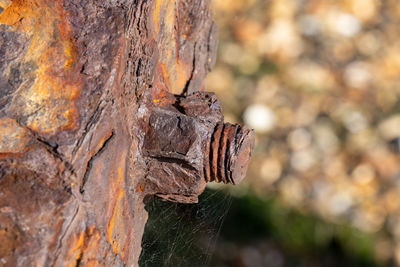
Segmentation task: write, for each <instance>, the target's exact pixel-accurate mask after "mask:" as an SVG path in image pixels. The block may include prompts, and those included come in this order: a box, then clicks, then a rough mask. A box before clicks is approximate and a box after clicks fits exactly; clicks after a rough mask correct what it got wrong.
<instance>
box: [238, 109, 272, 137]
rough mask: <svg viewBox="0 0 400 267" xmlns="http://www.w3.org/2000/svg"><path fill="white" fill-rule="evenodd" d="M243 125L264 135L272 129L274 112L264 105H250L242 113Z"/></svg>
mask: <svg viewBox="0 0 400 267" xmlns="http://www.w3.org/2000/svg"><path fill="white" fill-rule="evenodd" d="M243 120H244V121H245V123H246V124H247V125H248V126H249V127H251V128H253V129H254V130H255V131H256V132H258V133H266V132H268V131H270V130H271V129H273V128H274V126H275V122H276V118H275V114H274V112H273V111H272V110H271V109H270V108H269V107H267V106H266V105H261V104H252V105H250V106H248V107H247V108H246V110H245V111H244V113H243Z"/></svg>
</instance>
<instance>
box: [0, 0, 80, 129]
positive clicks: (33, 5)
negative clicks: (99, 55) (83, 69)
mask: <svg viewBox="0 0 400 267" xmlns="http://www.w3.org/2000/svg"><path fill="white" fill-rule="evenodd" d="M0 23H2V24H7V25H11V26H13V30H15V31H20V32H23V33H25V34H27V35H30V37H31V39H30V46H29V48H28V51H27V53H26V54H25V55H24V62H34V63H35V64H36V65H37V69H36V70H35V73H34V74H35V76H36V78H35V81H34V84H33V85H32V87H31V88H29V89H27V90H25V91H23V92H21V93H20V97H22V99H23V100H24V103H25V105H24V106H21V107H19V108H20V110H21V111H22V115H25V116H27V123H26V124H27V126H28V127H29V128H31V129H32V130H34V131H37V132H40V133H44V134H50V135H52V134H55V133H56V132H57V131H60V130H67V129H68V130H73V129H76V128H77V126H78V125H77V121H78V111H77V108H76V104H75V103H74V100H75V99H76V98H77V97H78V96H79V94H80V90H81V88H82V81H81V79H80V76H79V71H78V69H77V67H78V66H76V64H75V62H76V58H77V51H76V48H75V46H74V44H73V42H72V41H71V29H70V25H69V23H68V14H67V13H66V12H65V10H64V9H63V7H62V0H57V1H53V0H14V1H12V2H11V4H10V5H9V6H7V7H6V9H5V10H4V11H3V13H1V14H0Z"/></svg>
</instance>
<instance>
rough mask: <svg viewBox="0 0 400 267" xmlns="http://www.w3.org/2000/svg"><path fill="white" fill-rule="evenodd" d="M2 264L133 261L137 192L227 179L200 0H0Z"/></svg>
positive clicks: (241, 152) (225, 145)
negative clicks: (208, 88) (209, 88)
mask: <svg viewBox="0 0 400 267" xmlns="http://www.w3.org/2000/svg"><path fill="white" fill-rule="evenodd" d="M0 7H1V8H0V12H1V13H0V265H4V266H137V262H138V258H139V255H140V250H141V249H140V245H141V237H142V234H143V230H144V226H145V223H146V219H147V214H146V211H145V209H144V203H143V199H144V198H145V197H146V196H147V195H151V194H155V195H157V196H159V197H162V198H164V199H168V200H173V201H181V202H195V201H197V196H198V195H199V194H200V193H201V192H202V191H203V190H204V186H205V183H206V181H213V180H215V181H222V182H225V183H227V182H230V183H238V182H239V181H240V180H241V179H242V178H243V177H244V173H245V170H246V167H247V162H248V159H249V157H250V154H251V149H252V146H253V133H252V131H250V130H248V129H247V128H245V127H240V126H237V125H230V124H223V117H222V113H221V110H220V107H219V105H218V102H217V101H216V99H215V96H214V95H213V94H210V93H204V90H205V88H204V79H205V76H206V74H207V73H208V72H209V71H210V70H211V68H212V66H213V63H214V60H215V48H216V26H215V25H214V23H213V22H212V19H211V15H210V11H209V1H208V0H151V1H144V0H135V1H128V0H116V1H114V0H104V1H81V0H0Z"/></svg>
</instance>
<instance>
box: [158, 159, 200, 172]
mask: <svg viewBox="0 0 400 267" xmlns="http://www.w3.org/2000/svg"><path fill="white" fill-rule="evenodd" d="M151 158H153V159H156V160H158V161H160V162H166V163H175V164H178V165H180V166H182V167H183V168H184V169H188V170H191V171H196V168H194V167H193V166H192V165H190V163H189V162H187V161H184V160H181V159H174V158H167V157H160V156H152V157H151Z"/></svg>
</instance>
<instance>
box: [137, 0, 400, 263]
mask: <svg viewBox="0 0 400 267" xmlns="http://www.w3.org/2000/svg"><path fill="white" fill-rule="evenodd" d="M212 3H213V10H214V18H215V21H216V23H217V25H218V27H219V51H218V60H217V65H216V67H215V68H214V70H213V72H212V73H210V74H209V76H208V80H207V90H208V91H213V92H216V94H217V96H218V99H219V100H220V101H221V104H222V106H223V109H224V113H225V120H226V121H229V122H237V123H245V124H246V125H248V126H249V127H251V128H254V129H255V131H256V134H257V137H256V149H255V152H254V156H253V159H252V162H251V165H250V167H249V170H248V175H247V178H246V179H245V181H244V182H243V184H242V185H240V186H238V187H235V188H234V187H231V186H224V185H220V184H210V186H209V188H208V190H207V192H206V193H205V194H204V195H203V196H202V199H200V205H208V207H205V208H204V209H201V208H198V207H197V208H195V209H196V211H195V212H193V210H191V211H190V213H191V214H195V215H193V216H195V217H196V216H198V215H199V214H203V215H202V216H203V217H201V216H200V218H201V220H200V221H201V222H203V224H205V225H207V226H204V227H205V228H204V227H203V226H201V225H202V224H201V223H199V221H197V222H195V223H193V224H192V225H191V226H189V228H188V229H189V230H188V231H189V232H193V230H194V229H195V230H196V229H197V230H198V232H199V233H201V234H200V235H199V236H203V237H199V238H197V239H196V238H194V239H193V240H197V241H193V242H192V243H191V244H194V243H196V244H197V243H201V242H203V241H204V236H206V237H207V238H205V240H207V241H206V242H203V245H201V244H200V245H196V244H195V245H191V246H189V247H196V246H197V247H202V246H203V249H202V251H203V252H202V253H200V254H199V252H197V255H205V256H204V257H203V258H201V257H199V256H197V258H190V257H189V256H187V255H188V254H185V255H186V256H182V255H180V254H179V253H177V250H176V247H175V248H174V249H175V251H174V253H170V254H168V253H167V254H168V255H169V256H168V257H169V260H171V257H172V256H173V257H176V263H175V265H173V264H172V262H173V261H170V262H169V263H168V264H166V265H170V266H178V265H179V266H188V265H185V263H182V262H186V263H188V262H190V265H191V266H202V265H203V264H204V265H203V266H205V265H210V266H249V267H250V266H251V267H257V266H271V267H284V266H400V223H399V222H400V75H399V73H400V26H399V25H400V2H399V1H398V0H385V1H378V0H231V1H228V0H212ZM226 195H229V196H232V197H230V199H228V200H226ZM207 201H211V202H210V203H208V202H207ZM212 201H214V202H213V203H214V204H211V203H212ZM221 201H222V203H224V204H215V203H221ZM205 203H208V204H205ZM162 205H164V204H162ZM169 205H175V206H173V208H171V210H175V211H176V212H177V213H180V214H182V212H183V214H187V213H188V211H187V208H183V207H182V206H179V205H176V204H169ZM218 205H222V206H221V207H219V206H218ZM154 207H155V206H154ZM154 207H153V208H154ZM209 207H213V208H209ZM162 208H163V209H165V207H162ZM154 209H156V208H154ZM207 209H208V210H212V211H213V212H214V213H213V214H211V213H212V212H211V213H210V211H208V212H205V211H207ZM225 210H226V211H227V210H229V211H228V212H227V213H226V212H225ZM215 214H219V215H221V214H223V215H224V216H221V217H218V216H215ZM177 216H178V215H177ZM177 216H176V217H177ZM151 218H152V217H151V215H150V219H151ZM191 218H193V217H191ZM196 218H197V217H196ZM155 221H156V220H155V219H153V220H150V222H155ZM182 221H189V220H186V219H182ZM205 221H208V224H207V223H205ZM170 225H173V223H171V224H170ZM181 225H182V224H177V231H178V232H179V233H182V232H183V230H182V226H181ZM148 227H151V223H150V224H149V226H148ZM201 227H203V228H201ZM200 228H201V229H213V230H212V231H208V232H207V231H205V230H203V231H200ZM179 229H180V230H179ZM197 230H196V231H194V232H197ZM176 233H177V232H175V234H172V236H173V237H174V238H175V241H176V240H177V239H176ZM170 234H171V233H170ZM216 236H219V237H218V238H216ZM185 238H187V237H183V239H184V240H186V239H185ZM149 240H150V239H149ZM199 240H203V241H201V242H200V241H199ZM146 242H147V241H146ZM146 242H145V243H144V244H145V245H144V251H145V252H146V244H148V243H146ZM171 244H174V246H177V243H176V242H171ZM204 244H206V246H205V247H207V252H204ZM210 244H211V245H210ZM153 245H154V243H153ZM182 247H186V248H187V247H188V246H187V243H186V244H185V243H184V244H183V245H182ZM148 248H149V247H148ZM153 249H154V247H153ZM158 249H159V251H161V250H162V249H161V248H158ZM210 249H211V252H209V251H208V250H210ZM190 250H191V251H195V250H194V249H192V248H190ZM147 251H149V250H148V249H147ZM167 254H166V255H167ZM172 254H173V255H172ZM171 255H172V256H171ZM185 257H186V258H185ZM185 259H186V260H188V261H186V260H185ZM196 259H198V260H197V261H196ZM146 262H147V263H149V262H150V261H146ZM142 263H143V262H142ZM176 264H177V265H176ZM145 265H146V264H145ZM148 266H150V265H148Z"/></svg>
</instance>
